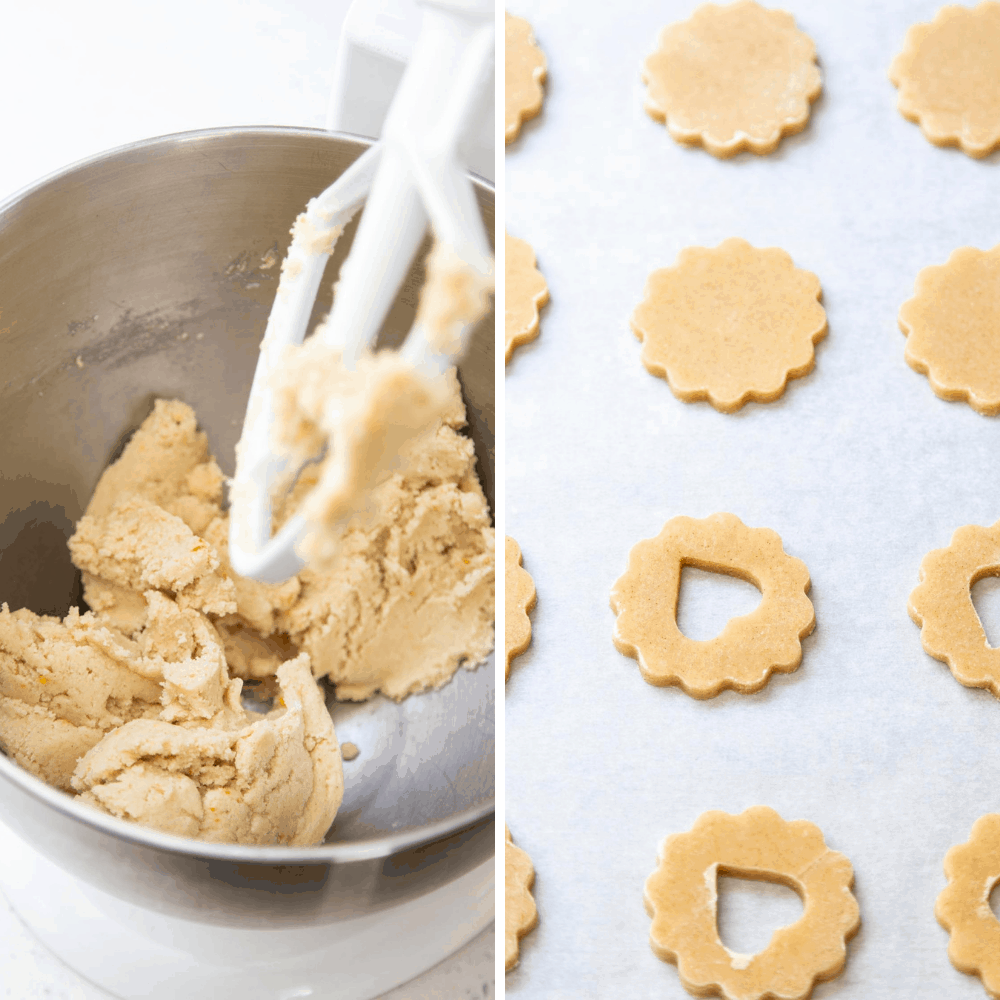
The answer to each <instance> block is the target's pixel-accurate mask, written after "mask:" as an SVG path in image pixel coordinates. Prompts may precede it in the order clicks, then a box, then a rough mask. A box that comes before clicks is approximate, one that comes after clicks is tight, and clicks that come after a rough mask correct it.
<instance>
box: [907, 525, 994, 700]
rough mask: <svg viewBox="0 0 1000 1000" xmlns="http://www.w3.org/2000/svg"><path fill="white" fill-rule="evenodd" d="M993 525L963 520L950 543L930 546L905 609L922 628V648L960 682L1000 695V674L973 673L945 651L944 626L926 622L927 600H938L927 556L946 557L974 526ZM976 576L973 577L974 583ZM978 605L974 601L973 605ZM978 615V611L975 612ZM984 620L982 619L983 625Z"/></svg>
mask: <svg viewBox="0 0 1000 1000" xmlns="http://www.w3.org/2000/svg"><path fill="white" fill-rule="evenodd" d="M992 527H994V526H993V525H982V524H964V525H962V526H961V527H959V528H956V529H955V530H954V531H953V532H952V535H951V539H950V540H949V542H948V544H947V545H943V546H941V547H940V548H937V549H931V550H930V552H928V553H926V555H925V556H924V557H923V559H921V560H920V569H919V571H918V576H917V585H916V586H915V587H914V588H913V590H911V591H910V596H909V597H908V598H907V601H906V611H907V614H909V616H910V620H911V621H912V622H913V623H914V624H915V625H916V626H917V627H918V628H919V629H920V646H921V648H922V649H923V651H924V652H925V653H926V654H927V655H928V656H930V657H932V658H933V659H935V660H937V661H938V662H939V663H943V664H944V665H945V666H946V667H947V668H948V669H949V670H950V671H951V674H952V676H953V677H954V678H955V680H957V681H958V682H959V684H961V685H962V686H963V687H967V688H978V689H981V690H985V691H989V692H990V694H992V695H993V696H994V697H996V698H1000V677H994V676H991V675H990V674H985V673H972V672H970V671H968V670H965V669H963V668H961V667H959V666H958V665H957V664H956V663H955V662H954V660H953V658H952V656H951V654H950V653H948V652H946V651H945V650H944V648H943V646H942V645H941V644H942V643H947V641H948V637H947V636H946V635H945V636H942V635H941V629H940V628H935V627H933V626H928V625H927V624H926V619H927V612H928V607H927V605H928V603H930V604H933V603H934V602H935V600H936V598H935V596H934V587H933V586H932V584H931V583H929V582H928V580H927V566H928V560H931V561H936V560H941V559H944V558H947V556H948V553H950V552H951V550H952V548H953V547H954V545H955V544H956V542H957V543H958V544H961V543H962V538H961V535H962V534H963V532H965V531H968V530H969V529H972V530H977V529H978V530H989V529H990V528H992ZM990 575H992V574H989V573H987V574H984V575H983V576H982V577H978V578H977V580H978V579H984V578H985V577H986V576H990ZM975 582H976V580H974V581H973V583H975ZM969 600H970V602H971V600H972V598H971V595H970V598H969ZM973 609H975V605H973ZM976 614H977V617H978V612H977V613H976ZM981 624H982V623H981V622H980V625H981Z"/></svg>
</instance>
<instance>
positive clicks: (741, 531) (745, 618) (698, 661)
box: [611, 514, 816, 698]
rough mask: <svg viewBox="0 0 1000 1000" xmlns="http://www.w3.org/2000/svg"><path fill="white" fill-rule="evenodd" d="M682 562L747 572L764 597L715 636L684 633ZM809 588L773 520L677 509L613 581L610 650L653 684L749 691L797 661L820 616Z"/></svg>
mask: <svg viewBox="0 0 1000 1000" xmlns="http://www.w3.org/2000/svg"><path fill="white" fill-rule="evenodd" d="M685 566H695V567H697V568H698V569H704V570H708V571H709V572H712V573H725V574H727V575H729V576H735V577H739V578H740V579H742V580H746V581H747V582H748V583H752V584H753V585H754V586H755V587H757V589H758V590H760V592H761V595H762V596H761V602H760V604H759V605H758V607H757V608H756V610H754V611H752V612H751V613H750V614H748V615H740V616H738V617H736V618H731V619H730V620H729V622H728V623H727V624H726V627H725V628H724V629H723V630H722V632H720V633H719V635H717V636H716V637H715V638H714V639H709V640H707V641H698V640H695V639H689V638H688V637H687V636H686V635H684V633H683V632H681V630H680V628H679V627H678V625H677V601H678V597H679V596H680V585H681V571H682V570H683V568H684V567H685ZM808 591H809V571H808V570H807V569H806V565H805V563H804V562H802V560H801V559H796V558H795V557H794V556H790V555H788V554H787V553H786V552H785V551H784V549H783V548H782V545H781V539H780V538H779V537H778V535H777V533H776V532H774V531H771V530H770V529H769V528H748V527H747V526H746V525H745V524H744V523H743V522H742V521H741V520H740V519H739V518H738V517H736V515H735V514H713V515H712V516H711V517H706V518H703V519H701V520H697V519H695V518H692V517H675V518H673V519H672V520H670V521H667V523H666V524H665V525H664V526H663V529H662V530H661V531H660V533H659V534H658V535H657V536H656V537H655V538H647V539H644V540H643V541H641V542H638V543H637V544H635V545H633V546H632V550H631V551H630V552H629V555H628V568H627V569H626V571H625V572H624V573H623V574H622V575H621V576H620V577H619V578H618V579H617V580H616V581H615V585H614V587H613V588H612V591H611V610H612V611H614V613H615V615H616V620H615V630H614V635H613V638H614V643H615V648H616V649H617V650H618V651H619V652H620V653H624V654H625V655H626V656H631V657H633V658H634V659H635V660H636V661H637V662H638V664H639V670H640V671H641V673H642V676H643V679H644V680H645V681H646V682H647V683H649V684H652V685H654V686H656V687H666V686H667V685H672V684H676V685H677V686H679V687H680V688H681V689H682V690H683V691H684V692H685V693H686V694H689V695H691V696H692V697H693V698H714V697H715V695H717V694H718V693H719V692H720V691H722V690H723V689H724V688H734V689H735V690H737V691H740V692H742V693H744V694H749V693H751V692H753V691H757V690H759V689H760V688H762V687H763V686H764V685H765V684H766V683H767V681H768V678H769V677H770V676H771V674H772V673H775V672H777V673H790V672H791V671H793V670H795V669H796V668H797V667H798V665H799V664H800V663H801V662H802V642H801V640H802V639H803V638H804V637H805V636H807V635H809V633H810V632H812V630H813V628H814V626H815V624H816V617H815V615H814V613H813V606H812V601H810V600H809V598H808V597H807V596H806V595H807V593H808Z"/></svg>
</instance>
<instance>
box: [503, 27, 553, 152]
mask: <svg viewBox="0 0 1000 1000" xmlns="http://www.w3.org/2000/svg"><path fill="white" fill-rule="evenodd" d="M505 25H506V29H505V37H504V141H505V144H506V145H510V143H512V142H513V141H514V140H515V139H516V138H517V135H518V133H519V132H520V131H521V122H523V121H527V120H528V119H529V118H534V117H535V115H537V114H538V112H539V111H541V110H542V84H543V83H544V82H545V56H544V54H543V53H542V50H541V49H540V48H539V47H538V46H537V45H536V44H535V36H534V34H533V33H532V31H531V25H530V24H528V22H527V21H525V20H524V18H522V17H514V16H513V15H511V14H507V13H506V12H505Z"/></svg>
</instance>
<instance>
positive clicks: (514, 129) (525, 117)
mask: <svg viewBox="0 0 1000 1000" xmlns="http://www.w3.org/2000/svg"><path fill="white" fill-rule="evenodd" d="M504 13H505V15H507V16H508V17H511V18H513V19H514V20H516V21H523V22H524V24H526V25H527V27H528V38H527V41H528V45H529V46H530V47H531V48H533V49H534V50H535V51H536V52H537V53H538V56H539V58H540V59H541V60H542V63H541V65H540V66H536V67H535V68H534V69H533V70H532V72H531V76H532V79H533V80H534V82H535V84H536V86H537V87H538V98H537V100H536V102H535V103H534V104H529V105H527V106H523V107H520V108H518V109H517V111H516V118H515V120H514V121H512V122H511V123H510V124H509V125H508V124H507V123H506V121H505V122H504V145H505V146H509V145H510V144H511V143H512V142H514V140H515V139H517V137H518V136H519V135H520V134H521V127H522V126H523V125H524V123H525V122H527V121H531V119H532V118H537V117H538V115H540V114H541V112H542V105H543V104H544V103H545V88H544V84H545V81H546V80H547V79H548V76H549V67H548V60H547V59H546V58H545V53H544V52H543V51H542V49H541V46H539V44H538V41H537V39H536V38H535V29H534V28H532V26H531V23H530V22H529V21H528V20H527V19H526V18H523V17H518V16H517V15H516V14H510V13H509V12H508V11H504ZM504 118H506V107H505V108H504Z"/></svg>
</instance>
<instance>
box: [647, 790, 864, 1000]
mask: <svg viewBox="0 0 1000 1000" xmlns="http://www.w3.org/2000/svg"><path fill="white" fill-rule="evenodd" d="M720 874H721V875H735V876H737V877H739V878H747V879H759V880H762V881H770V882H779V883H781V884H782V885H787V886H788V887H789V888H791V889H794V890H795V891H796V892H797V893H798V894H799V896H801V897H802V902H803V914H802V916H801V917H800V918H799V919H798V920H797V921H796V922H795V923H794V924H790V925H788V926H787V927H779V928H778V930H776V931H775V932H774V934H773V935H772V936H771V941H770V943H769V944H768V946H767V947H766V948H765V949H764V950H763V951H761V952H758V953H757V954H756V955H741V954H737V953H735V952H731V951H730V950H729V949H728V948H727V947H726V946H725V945H724V944H723V943H722V940H721V939H720V937H719V929H718V921H717V916H716V904H717V899H718V890H717V879H718V876H719V875H720ZM853 884H854V870H853V869H852V867H851V863H850V861H848V860H847V858H846V857H844V855H843V854H840V853H838V852H837V851H831V850H830V848H828V847H827V846H826V844H825V843H824V841H823V834H822V833H821V832H820V830H819V828H818V827H816V826H814V825H813V824H812V823H809V822H806V821H805V820H795V821H794V822H786V821H785V820H783V819H782V818H781V817H780V816H779V815H778V814H777V813H776V812H775V811H774V810H773V809H769V808H768V807H767V806H754V807H753V808H752V809H747V810H746V812H743V813H741V814H740V815H738V816H731V815H729V814H728V813H724V812H717V811H713V812H706V813H702V815H701V816H699V817H698V820H697V822H696V823H695V825H694V826H693V827H692V829H691V831H690V832H689V833H680V834H674V835H673V836H670V837H667V838H666V839H665V840H664V841H663V843H662V844H661V845H660V851H659V866H658V867H657V870H656V871H655V872H654V873H653V874H652V875H650V877H649V878H648V879H647V880H646V887H645V893H644V902H645V904H646V912H647V913H649V915H650V916H651V917H652V918H653V925H652V927H651V929H650V935H649V943H650V947H651V948H652V949H653V951H654V953H655V954H656V956H657V957H658V958H661V959H663V961H665V962H672V963H674V964H676V965H677V971H678V973H679V975H680V978H681V982H682V983H683V984H684V987H685V989H687V990H688V992H689V993H693V994H694V995H695V996H710V995H713V994H719V995H721V996H722V997H724V998H725V1000H763V998H764V997H767V998H768V1000H771V998H774V997H780V998H781V1000H804V998H805V997H808V996H809V994H810V993H812V989H813V986H814V985H815V984H816V983H817V982H819V981H821V980H825V979H833V978H834V977H835V976H837V975H839V974H840V973H841V971H842V970H843V968H844V964H845V962H846V960H847V945H846V942H847V940H848V939H849V938H850V937H851V936H853V935H854V934H855V933H856V932H857V930H858V928H859V927H860V926H861V919H860V915H859V911H858V904H857V901H856V900H855V898H854V895H853V894H852V892H851V886H852V885H853Z"/></svg>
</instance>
